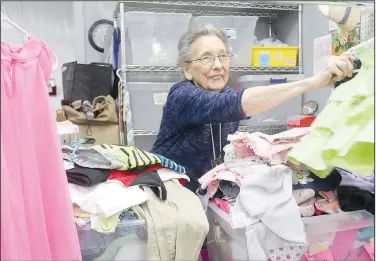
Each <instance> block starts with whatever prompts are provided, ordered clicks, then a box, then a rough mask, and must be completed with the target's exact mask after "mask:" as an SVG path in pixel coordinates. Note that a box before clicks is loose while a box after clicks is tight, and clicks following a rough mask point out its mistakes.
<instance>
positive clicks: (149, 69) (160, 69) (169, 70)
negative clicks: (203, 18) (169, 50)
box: [125, 65, 299, 75]
mask: <svg viewBox="0 0 376 261" xmlns="http://www.w3.org/2000/svg"><path fill="white" fill-rule="evenodd" d="M125 71H126V72H127V74H130V75H144V74H145V73H150V74H155V75H161V74H162V75H182V71H181V69H180V67H175V66H171V67H170V66H142V65H127V66H126V69H125ZM230 71H231V72H245V73H257V74H261V73H275V74H281V73H287V74H298V73H299V67H231V68H230Z"/></svg>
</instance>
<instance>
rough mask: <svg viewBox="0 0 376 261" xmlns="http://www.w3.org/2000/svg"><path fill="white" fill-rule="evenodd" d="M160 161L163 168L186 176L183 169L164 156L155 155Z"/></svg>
mask: <svg viewBox="0 0 376 261" xmlns="http://www.w3.org/2000/svg"><path fill="white" fill-rule="evenodd" d="M155 155H156V156H157V157H158V158H159V159H160V160H161V165H162V166H163V167H165V168H169V169H172V170H174V171H177V172H179V173H184V174H186V172H185V168H184V167H183V166H181V165H179V164H177V163H176V162H175V161H172V160H170V159H168V158H166V157H164V156H161V155H158V154H155Z"/></svg>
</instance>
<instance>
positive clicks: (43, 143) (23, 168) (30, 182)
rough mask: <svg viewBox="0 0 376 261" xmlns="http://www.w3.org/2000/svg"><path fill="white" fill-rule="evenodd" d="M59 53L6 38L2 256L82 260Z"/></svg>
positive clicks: (3, 58) (39, 44)
mask: <svg viewBox="0 0 376 261" xmlns="http://www.w3.org/2000/svg"><path fill="white" fill-rule="evenodd" d="M53 60H54V56H53V53H52V51H51V49H50V48H49V47H48V46H46V44H45V43H44V42H43V41H41V40H39V39H35V38H30V39H29V40H27V42H26V43H25V44H24V45H23V46H21V47H17V48H15V47H11V46H9V45H8V44H7V43H4V42H1V260H59V261H60V260H81V254H80V247H79V241H78V236H77V232H76V228H75V224H74V220H73V209H72V205H71V201H70V197H69V192H68V183H67V178H66V174H65V171H64V166H63V161H62V155H61V150H60V144H59V140H58V135H57V129H56V123H55V120H54V112H53V109H52V106H51V105H50V100H49V96H48V90H47V81H48V80H49V77H50V73H51V68H52V63H53V62H54V61H53Z"/></svg>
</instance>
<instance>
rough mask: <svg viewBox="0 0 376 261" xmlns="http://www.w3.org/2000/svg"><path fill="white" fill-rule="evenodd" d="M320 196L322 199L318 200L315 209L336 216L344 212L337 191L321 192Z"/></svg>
mask: <svg viewBox="0 0 376 261" xmlns="http://www.w3.org/2000/svg"><path fill="white" fill-rule="evenodd" d="M319 195H320V196H321V197H319V198H317V199H316V202H315V207H316V208H317V209H318V210H320V211H322V212H325V213H328V214H335V213H341V212H342V210H341V208H340V206H339V203H338V199H337V194H336V192H335V191H328V192H325V191H320V192H319Z"/></svg>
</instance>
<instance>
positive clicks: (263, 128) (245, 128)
mask: <svg viewBox="0 0 376 261" xmlns="http://www.w3.org/2000/svg"><path fill="white" fill-rule="evenodd" d="M286 129H287V126H286V125H267V126H244V125H240V126H239V128H238V131H242V132H256V131H260V132H264V133H268V132H269V133H268V134H276V133H279V132H282V131H285V130H286ZM133 134H134V135H135V136H154V135H157V134H158V131H156V130H134V132H133Z"/></svg>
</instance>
